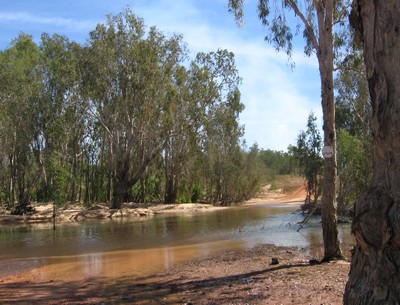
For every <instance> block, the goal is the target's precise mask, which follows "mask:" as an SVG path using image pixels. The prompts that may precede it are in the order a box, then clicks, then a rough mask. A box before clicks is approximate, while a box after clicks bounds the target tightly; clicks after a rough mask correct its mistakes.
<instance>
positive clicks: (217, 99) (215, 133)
mask: <svg viewBox="0 0 400 305" xmlns="http://www.w3.org/2000/svg"><path fill="white" fill-rule="evenodd" d="M195 63H196V65H197V67H196V71H197V72H195V73H197V77H198V78H199V79H201V80H202V81H203V82H202V84H200V89H201V90H200V91H199V92H203V93H202V94H200V95H198V97H199V100H198V105H199V112H198V114H197V116H199V113H200V114H201V115H200V117H198V120H199V122H201V125H200V126H199V128H198V131H197V133H198V136H199V143H200V147H201V150H202V151H203V152H204V154H205V156H206V159H205V162H206V164H205V169H206V171H207V173H206V175H207V176H208V177H209V179H208V185H207V189H208V191H207V192H208V194H209V199H210V200H211V201H212V202H224V203H229V202H230V201H232V200H231V199H229V198H230V194H229V190H228V189H227V187H228V184H229V183H230V179H232V176H230V177H228V174H229V172H230V171H229V170H228V167H231V166H235V165H234V163H232V162H231V161H232V160H229V159H230V157H233V155H237V154H238V153H239V151H240V138H241V136H242V135H243V128H242V126H240V125H239V124H238V115H239V114H240V112H241V111H242V110H243V109H244V107H243V104H242V103H241V101H240V92H239V90H238V87H239V85H240V82H241V79H240V77H239V75H238V71H237V69H236V66H235V58H234V54H233V53H232V52H229V51H227V50H218V51H216V52H210V53H199V54H197V56H196V59H195ZM228 164H229V165H228ZM235 173H237V171H235Z"/></svg>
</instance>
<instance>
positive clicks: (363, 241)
mask: <svg viewBox="0 0 400 305" xmlns="http://www.w3.org/2000/svg"><path fill="white" fill-rule="evenodd" d="M398 20H400V3H399V2H398V1H396V0H388V1H372V0H367V1H359V0H357V1H353V7H352V13H351V15H350V21H351V23H352V26H353V27H354V29H355V37H356V41H358V42H362V43H363V46H364V58H365V64H366V68H367V78H368V85H369V92H370V97H371V105H372V135H373V139H372V146H373V160H374V162H373V178H372V181H371V183H370V185H369V187H368V188H367V190H366V191H365V192H364V193H363V194H362V195H361V196H360V198H359V199H358V201H357V204H356V207H355V218H354V221H353V225H352V231H353V233H354V235H355V237H356V241H357V242H356V246H355V248H354V249H353V255H352V260H351V268H350V274H349V280H348V282H347V285H346V290H345V295H344V304H363V305H368V304H375V305H376V304H386V305H387V304H389V305H390V304H393V305H394V304H398V303H399V298H400V285H399V281H400V225H399V224H400V218H399V217H400V186H399V183H400V182H399V181H400V180H399V172H400V154H399V147H400V125H399V123H398V121H399V113H400V78H399V73H398V71H399V70H400V55H399V52H398V50H399V48H400V39H399V23H398Z"/></svg>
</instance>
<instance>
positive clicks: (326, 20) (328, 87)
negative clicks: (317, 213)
mask: <svg viewBox="0 0 400 305" xmlns="http://www.w3.org/2000/svg"><path fill="white" fill-rule="evenodd" d="M317 12H318V21H319V26H318V28H319V30H320V33H319V50H318V54H317V56H318V62H319V70H320V74H321V75H320V77H321V97H322V111H323V121H324V126H323V128H324V145H325V146H330V147H332V149H333V155H332V157H330V158H325V159H324V181H323V193H322V208H321V214H322V231H323V239H324V258H323V261H325V262H327V261H330V260H333V259H341V258H343V255H342V251H341V249H340V244H339V238H338V231H337V215H336V212H337V211H336V210H337V208H336V166H337V161H336V129H335V104H334V92H333V59H334V55H333V34H332V33H333V28H332V27H333V3H332V1H326V4H325V5H322V4H321V3H320V4H318V5H317Z"/></svg>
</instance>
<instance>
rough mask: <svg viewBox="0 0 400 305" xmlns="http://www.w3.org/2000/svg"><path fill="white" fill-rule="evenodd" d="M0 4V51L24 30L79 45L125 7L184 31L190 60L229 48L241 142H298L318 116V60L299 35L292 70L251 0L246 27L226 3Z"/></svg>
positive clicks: (23, 0) (283, 145) (66, 0)
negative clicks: (271, 41) (236, 85)
mask: <svg viewBox="0 0 400 305" xmlns="http://www.w3.org/2000/svg"><path fill="white" fill-rule="evenodd" d="M2 2H3V3H2V5H1V7H0V49H5V48H7V47H8V46H9V45H10V42H11V40H12V39H13V38H16V37H17V36H18V34H19V33H21V32H24V33H27V34H31V35H33V37H34V39H35V40H36V41H37V42H39V40H40V35H41V33H43V32H46V33H49V34H53V33H58V34H61V35H66V36H68V37H69V38H70V40H73V41H76V42H78V43H85V41H86V39H87V38H88V34H89V32H90V31H91V30H93V29H94V28H95V26H96V24H98V23H105V21H106V15H107V14H109V13H111V14H118V13H119V12H121V11H123V10H124V9H125V8H126V7H127V6H129V7H130V8H131V9H132V10H133V11H134V12H135V13H136V14H137V15H138V16H139V17H142V18H143V19H144V21H145V24H146V25H147V26H148V27H150V26H153V25H155V26H157V28H158V29H159V30H160V31H162V32H164V33H165V34H166V35H170V34H172V33H179V34H183V37H184V41H185V42H186V43H187V44H188V47H189V49H190V51H191V57H193V58H194V56H195V55H196V53H197V52H200V51H202V52H209V51H216V50H217V49H219V48H222V49H228V50H229V51H232V52H233V53H235V58H236V65H237V68H238V70H239V74H240V76H241V77H242V79H243V83H242V85H241V87H240V90H241V93H242V102H243V103H244V105H245V107H246V108H245V110H244V111H243V112H242V114H241V115H240V123H241V124H243V125H244V126H245V136H244V138H245V140H246V143H247V146H248V147H249V146H252V145H253V144H254V143H257V144H258V145H259V147H260V148H264V149H273V150H284V151H285V150H286V149H287V147H288V145H289V144H296V137H297V135H298V133H299V131H300V130H302V129H305V128H306V122H307V117H308V115H309V113H310V112H311V111H314V113H315V114H316V115H317V117H318V118H319V121H321V116H322V115H321V106H320V105H321V98H320V84H319V74H318V73H319V72H318V64H317V60H316V59H315V57H311V58H308V57H306V56H305V55H304V54H303V42H302V40H301V37H300V38H299V39H297V41H296V42H295V50H294V53H293V59H294V62H295V64H296V67H295V68H294V69H293V70H292V69H291V68H290V66H289V64H288V58H287V56H286V55H285V54H284V53H277V52H276V51H275V49H274V48H273V47H272V46H270V45H268V44H267V43H266V42H265V41H264V36H265V32H264V30H263V28H262V25H261V22H260V21H259V20H258V18H257V11H256V0H248V1H246V6H245V19H244V20H245V25H244V26H243V27H238V26H237V24H236V23H235V20H234V16H233V15H232V14H230V13H228V8H227V3H228V0H173V1H171V0H147V1H146V0H80V1H74V0H36V1H31V0H13V1H2Z"/></svg>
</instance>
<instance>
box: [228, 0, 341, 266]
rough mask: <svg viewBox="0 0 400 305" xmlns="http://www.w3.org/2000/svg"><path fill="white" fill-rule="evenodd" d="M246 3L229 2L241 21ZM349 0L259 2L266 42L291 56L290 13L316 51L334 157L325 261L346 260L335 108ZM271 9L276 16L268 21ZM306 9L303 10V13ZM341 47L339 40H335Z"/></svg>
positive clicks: (328, 173)
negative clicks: (338, 52) (340, 32)
mask: <svg viewBox="0 0 400 305" xmlns="http://www.w3.org/2000/svg"><path fill="white" fill-rule="evenodd" d="M243 2H244V1H243V0H229V7H230V9H231V11H233V12H234V14H235V17H236V18H237V19H238V20H241V19H242V18H243V15H244V13H243ZM347 2H348V1H333V0H326V1H316V0H314V1H305V2H304V4H303V5H302V6H301V5H300V4H299V3H298V1H295V0H285V1H282V5H281V9H280V10H279V7H278V5H277V3H276V2H275V5H273V4H271V3H270V1H269V0H259V1H258V12H259V17H260V19H261V21H262V23H263V25H265V26H266V27H267V29H268V33H269V34H268V36H267V37H266V40H267V41H268V42H270V43H272V44H273V45H274V46H275V47H276V49H277V50H284V51H285V52H286V53H287V54H288V55H289V56H290V55H291V52H292V40H293V37H294V34H293V31H292V29H291V27H290V24H289V23H288V19H287V18H286V15H285V12H286V11H291V12H293V13H294V14H295V16H296V17H297V19H298V20H299V24H298V25H297V26H296V28H297V30H296V31H298V28H299V26H300V25H302V26H303V28H304V31H303V36H304V38H305V39H306V46H305V49H304V50H305V53H306V54H307V55H311V54H312V53H313V52H315V54H316V56H317V59H318V64H319V72H320V79H321V97H322V102H321V104H322V111H323V122H324V126H323V128H324V145H325V146H331V147H332V148H333V152H334V153H333V156H332V157H331V158H326V159H324V184H323V195H322V230H323V240H324V258H323V261H330V260H332V259H337V258H343V255H342V251H341V249H340V245H339V239H338V231H337V215H336V210H337V206H336V163H337V161H336V129H335V106H334V86H333V70H334V59H335V58H334V38H336V37H338V36H337V35H336V36H335V37H334V25H336V26H337V27H339V26H344V25H345V20H346V19H345V18H346V17H347V7H348V6H347ZM271 6H273V9H272V10H273V11H274V12H275V16H274V17H273V18H272V20H270V19H269V16H270V13H271ZM302 9H303V10H302ZM335 43H337V44H338V46H340V45H341V44H342V43H341V41H340V39H339V40H338V39H335Z"/></svg>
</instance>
